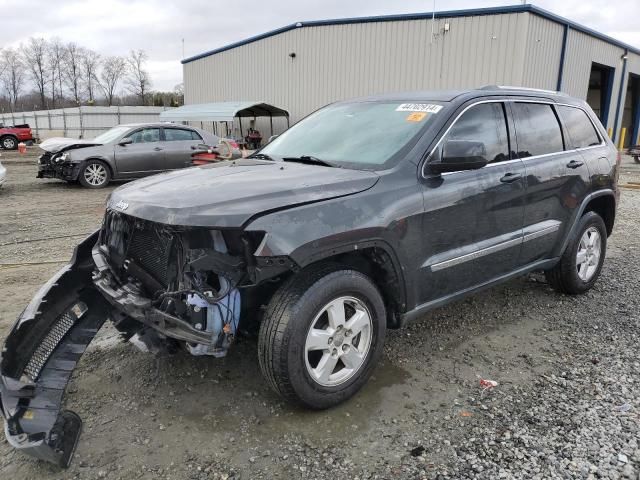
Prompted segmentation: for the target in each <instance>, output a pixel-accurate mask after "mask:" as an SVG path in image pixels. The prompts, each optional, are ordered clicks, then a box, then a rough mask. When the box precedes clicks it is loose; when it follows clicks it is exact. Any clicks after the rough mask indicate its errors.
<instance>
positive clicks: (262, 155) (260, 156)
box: [247, 153, 275, 161]
mask: <svg viewBox="0 0 640 480" xmlns="http://www.w3.org/2000/svg"><path fill="white" fill-rule="evenodd" d="M247 158H257V159H258V160H271V161H275V160H273V158H271V157H270V156H269V155H267V154H266V153H254V154H252V155H249V156H248V157H247Z"/></svg>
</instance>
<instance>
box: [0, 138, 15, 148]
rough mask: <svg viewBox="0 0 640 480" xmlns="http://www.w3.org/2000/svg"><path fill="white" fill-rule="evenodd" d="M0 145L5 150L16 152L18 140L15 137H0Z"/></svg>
mask: <svg viewBox="0 0 640 480" xmlns="http://www.w3.org/2000/svg"><path fill="white" fill-rule="evenodd" d="M0 144H1V145H2V148H4V149H5V150H16V149H17V148H18V139H17V138H15V137H2V139H1V140H0Z"/></svg>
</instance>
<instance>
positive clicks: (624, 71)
mask: <svg viewBox="0 0 640 480" xmlns="http://www.w3.org/2000/svg"><path fill="white" fill-rule="evenodd" d="M627 55H628V52H627V51H626V50H625V52H624V60H622V76H621V77H620V90H618V102H617V105H616V118H614V119H613V138H612V140H613V141H614V143H615V141H616V140H618V120H619V118H620V105H621V104H622V93H623V90H624V81H625V80H626V78H625V77H626V76H627Z"/></svg>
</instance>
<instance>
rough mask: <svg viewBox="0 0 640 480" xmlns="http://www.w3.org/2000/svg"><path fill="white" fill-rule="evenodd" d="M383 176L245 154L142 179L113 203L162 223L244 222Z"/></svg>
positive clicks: (335, 194) (364, 186) (122, 190)
mask: <svg viewBox="0 0 640 480" xmlns="http://www.w3.org/2000/svg"><path fill="white" fill-rule="evenodd" d="M378 178H379V177H378V174H376V173H374V172H369V171H362V170H347V169H343V168H331V167H323V166H316V165H304V164H299V163H285V162H272V161H268V160H254V159H242V160H236V161H233V162H222V163H217V164H210V165H205V166H201V167H192V168H187V169H183V170H175V171H172V172H167V173H163V174H160V175H154V176H152V177H147V178H144V179H141V180H137V181H135V182H132V183H129V184H127V185H124V186H122V187H120V188H118V189H116V190H115V191H114V192H113V193H112V194H111V197H110V199H109V202H108V206H109V208H112V209H114V210H117V211H121V212H123V213H125V214H127V215H132V216H134V217H138V218H142V219H144V220H149V221H152V222H158V223H165V224H171V225H184V226H203V227H223V228H224V227H241V226H243V225H244V224H245V223H246V222H247V221H249V220H250V219H251V218H252V217H255V216H257V215H260V214H261V213H264V212H271V211H274V210H280V209H284V208H292V207H295V206H297V205H301V204H305V203H312V202H318V201H321V200H328V199H330V198H335V197H341V196H345V195H352V194H354V193H358V192H361V191H363V190H367V189H368V188H371V187H372V186H373V185H375V184H376V182H377V181H378Z"/></svg>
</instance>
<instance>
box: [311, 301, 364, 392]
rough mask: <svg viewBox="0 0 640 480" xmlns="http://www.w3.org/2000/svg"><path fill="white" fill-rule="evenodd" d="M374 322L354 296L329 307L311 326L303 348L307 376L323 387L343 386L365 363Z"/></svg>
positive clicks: (328, 305)
mask: <svg viewBox="0 0 640 480" xmlns="http://www.w3.org/2000/svg"><path fill="white" fill-rule="evenodd" d="M372 330H373V323H372V318H371V313H370V312H369V309H368V308H367V307H366V305H365V304H364V303H363V302H362V301H361V300H359V299H357V298H354V297H339V298H336V299H335V300H332V301H331V302H329V303H328V304H326V305H325V306H324V307H323V308H322V309H321V310H320V313H319V314H318V315H317V316H316V317H315V319H314V320H313V322H312V323H311V327H310V328H309V331H308V333H307V340H306V342H305V347H304V356H305V364H306V367H307V373H309V375H310V376H311V378H312V379H313V380H314V381H315V382H316V383H318V384H319V385H322V386H324V387H334V386H336V385H341V384H343V383H345V382H346V381H348V380H349V379H350V378H352V377H353V376H354V375H355V374H356V373H357V372H358V370H359V369H360V367H362V365H363V364H364V363H365V360H366V358H367V355H368V353H369V349H370V348H371V339H372Z"/></svg>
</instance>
